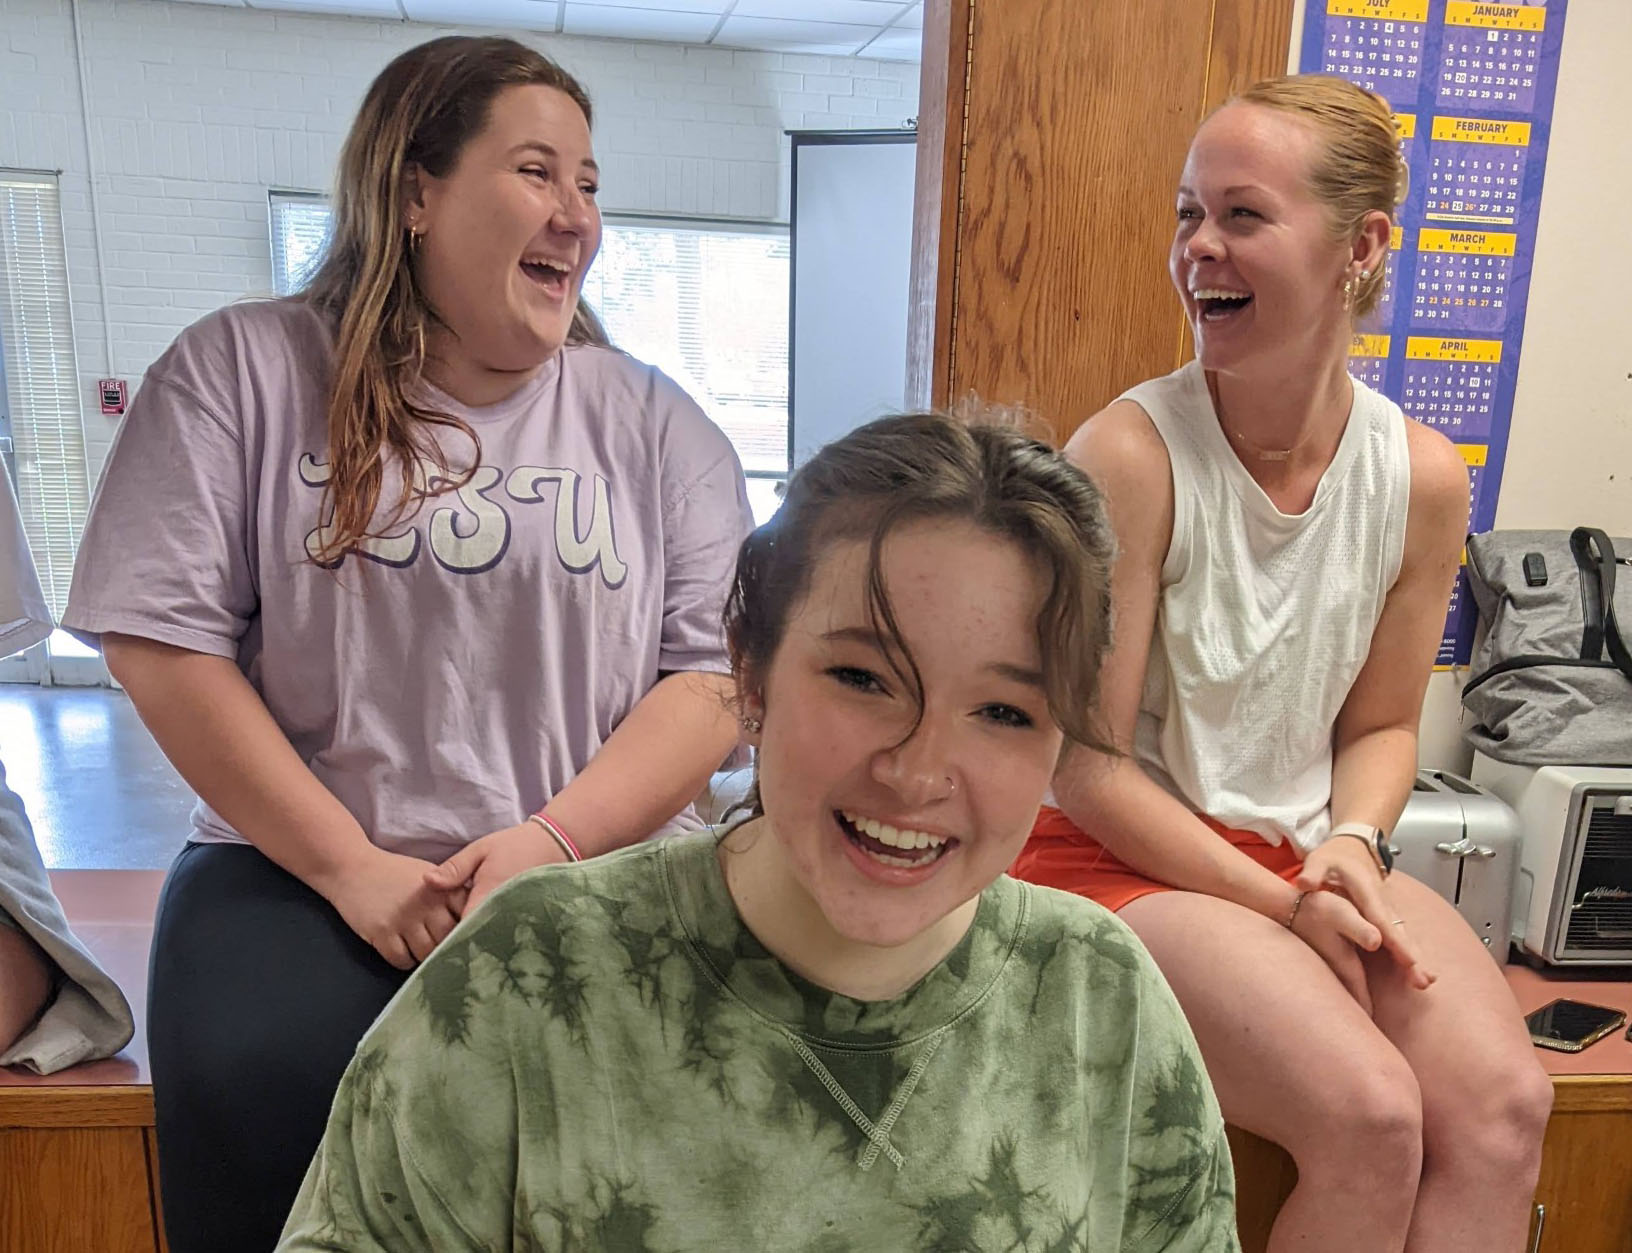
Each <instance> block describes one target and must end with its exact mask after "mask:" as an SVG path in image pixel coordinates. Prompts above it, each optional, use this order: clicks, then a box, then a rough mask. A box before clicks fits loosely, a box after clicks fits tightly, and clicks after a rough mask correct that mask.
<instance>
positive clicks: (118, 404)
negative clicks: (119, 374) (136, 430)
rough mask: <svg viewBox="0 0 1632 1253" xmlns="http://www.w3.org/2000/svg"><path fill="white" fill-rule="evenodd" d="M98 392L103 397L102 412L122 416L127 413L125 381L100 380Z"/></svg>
mask: <svg viewBox="0 0 1632 1253" xmlns="http://www.w3.org/2000/svg"><path fill="white" fill-rule="evenodd" d="M96 390H97V391H98V392H100V393H101V395H102V412H103V413H109V414H120V413H123V412H124V411H125V380H124V379H100V380H98V382H97V384H96Z"/></svg>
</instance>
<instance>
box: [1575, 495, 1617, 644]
mask: <svg viewBox="0 0 1632 1253" xmlns="http://www.w3.org/2000/svg"><path fill="white" fill-rule="evenodd" d="M1595 534H1596V535H1602V534H1603V532H1602V531H1597V532H1594V531H1593V529H1592V528H1591V527H1585V526H1578V527H1576V528H1575V530H1573V531H1571V532H1570V555H1571V556H1572V557H1574V558H1575V568H1576V570H1577V571H1578V572H1579V574H1580V576H1581V623H1582V626H1581V660H1582V661H1597V660H1598V659H1599V658H1600V657H1602V656H1603V655H1604V603H1605V602H1606V601H1608V600H1609V596H1608V595H1606V594H1605V592H1604V583H1603V571H1602V566H1601V563H1600V561H1599V559H1598V555H1597V554H1596V553H1594V552H1593V551H1592V541H1593V536H1594V535H1595ZM1614 577H1615V566H1614V562H1611V563H1610V580H1611V583H1612V584H1613V581H1614Z"/></svg>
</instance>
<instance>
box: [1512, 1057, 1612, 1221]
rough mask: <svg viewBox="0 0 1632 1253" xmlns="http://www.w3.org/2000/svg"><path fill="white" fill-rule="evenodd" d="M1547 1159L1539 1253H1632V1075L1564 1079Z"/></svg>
mask: <svg viewBox="0 0 1632 1253" xmlns="http://www.w3.org/2000/svg"><path fill="white" fill-rule="evenodd" d="M1553 1092H1554V1096H1553V1118H1552V1121H1551V1122H1549V1123H1548V1124H1547V1140H1546V1145H1545V1147H1544V1148H1543V1150H1542V1156H1541V1180H1540V1182H1539V1183H1538V1184H1537V1185H1536V1205H1537V1206H1538V1207H1539V1212H1538V1219H1539V1225H1540V1227H1541V1233H1540V1234H1541V1239H1540V1240H1539V1241H1535V1240H1533V1241H1532V1248H1533V1249H1534V1250H1535V1253H1627V1251H1628V1250H1629V1249H1632V1075H1567V1076H1566V1075H1560V1076H1558V1077H1556V1078H1555V1079H1554V1080H1553Z"/></svg>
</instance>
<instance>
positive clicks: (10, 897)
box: [0, 471, 136, 1075]
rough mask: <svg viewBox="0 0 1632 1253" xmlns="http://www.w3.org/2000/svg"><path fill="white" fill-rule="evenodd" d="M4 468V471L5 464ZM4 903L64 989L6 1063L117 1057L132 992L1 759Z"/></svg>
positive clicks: (37, 1064)
mask: <svg viewBox="0 0 1632 1253" xmlns="http://www.w3.org/2000/svg"><path fill="white" fill-rule="evenodd" d="M0 473H3V471H0ZM0 909H3V910H4V911H5V912H6V913H7V914H8V915H9V916H10V917H11V919H12V921H13V922H15V923H16V924H17V927H18V929H19V930H21V931H22V932H23V933H24V934H25V935H28V936H30V937H32V938H33V940H34V942H35V943H36V944H38V945H39V946H40V947H41V948H42V949H44V950H45V954H46V956H47V957H49V958H50V959H51V960H52V962H54V963H55V964H56V967H57V969H58V971H60V972H61V974H60V978H59V980H58V986H57V992H56V996H55V997H54V998H53V999H52V1000H51V1002H50V1003H49V1004H48V1005H47V1006H46V1007H45V1012H44V1013H42V1014H41V1015H40V1017H39V1020H38V1021H37V1022H36V1023H35V1024H34V1025H33V1026H32V1027H30V1028H29V1029H28V1030H27V1031H25V1032H23V1034H22V1037H21V1038H20V1039H19V1040H18V1041H17V1042H16V1043H15V1044H13V1045H12V1046H11V1047H10V1048H9V1049H7V1050H6V1051H5V1052H4V1053H0V1066H15V1065H23V1066H27V1067H29V1068H30V1069H31V1070H34V1071H35V1072H37V1073H39V1074H42V1075H49V1074H52V1073H53V1072H55V1071H58V1070H64V1069H66V1068H67V1067H69V1066H74V1065H78V1064H79V1063H80V1062H85V1061H93V1060H95V1059H96V1058H99V1057H111V1056H113V1054H115V1053H117V1052H118V1051H119V1050H120V1049H122V1048H124V1047H125V1045H127V1044H129V1043H130V1038H131V1036H133V1035H134V1034H135V1033H136V1024H135V1022H134V1021H133V1020H132V1018H131V1015H130V1002H128V1001H127V1000H125V994H124V993H123V992H121V991H120V990H119V985H118V984H116V983H115V982H114V981H113V980H112V979H111V978H109V977H108V975H107V974H106V973H105V972H104V971H103V970H102V968H101V967H100V966H98V965H97V964H96V961H95V959H94V958H92V957H91V955H90V954H89V953H88V952H86V951H85V946H84V945H83V944H81V943H80V942H79V941H78V940H77V939H76V938H75V937H74V933H73V932H72V931H70V930H69V929H68V919H67V918H65V917H63V913H62V906H61V904H59V903H58V901H57V898H56V895H55V894H54V893H53V892H52V891H51V881H50V879H48V878H47V877H46V873H45V863H44V862H43V861H41V860H40V850H39V848H38V847H36V845H35V843H34V828H33V827H32V826H31V825H30V824H29V821H28V813H27V811H25V810H24V808H23V802H22V798H21V797H19V796H18V795H17V793H15V792H13V791H12V790H11V789H10V788H8V787H7V786H6V772H5V767H4V766H3V765H0Z"/></svg>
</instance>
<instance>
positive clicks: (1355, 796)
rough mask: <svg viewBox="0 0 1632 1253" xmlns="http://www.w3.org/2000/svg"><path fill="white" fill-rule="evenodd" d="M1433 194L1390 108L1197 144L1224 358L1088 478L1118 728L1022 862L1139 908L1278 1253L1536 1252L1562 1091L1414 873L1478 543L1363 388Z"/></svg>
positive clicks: (1313, 100) (1062, 793) (1181, 215)
mask: <svg viewBox="0 0 1632 1253" xmlns="http://www.w3.org/2000/svg"><path fill="white" fill-rule="evenodd" d="M1405 180H1406V171H1405V168H1404V164H1403V162H1402V161H1401V159H1400V156H1399V150H1398V145H1397V143H1396V139H1395V131H1394V124H1393V121H1392V118H1391V116H1390V114H1389V111H1388V106H1387V104H1386V103H1384V102H1383V101H1382V100H1380V99H1379V98H1377V97H1375V96H1372V95H1370V94H1369V93H1366V92H1363V91H1361V90H1360V89H1359V88H1357V87H1353V86H1350V85H1348V84H1345V83H1343V82H1341V81H1340V80H1337V79H1318V78H1299V79H1281V80H1274V81H1271V82H1268V83H1260V84H1259V85H1258V86H1256V87H1254V88H1251V89H1250V90H1248V91H1247V92H1246V93H1244V94H1243V95H1242V96H1241V97H1239V98H1238V99H1237V100H1235V101H1233V102H1231V103H1230V104H1229V105H1227V106H1225V107H1224V108H1223V109H1220V110H1219V111H1218V112H1217V113H1215V114H1214V115H1213V116H1212V117H1210V118H1209V119H1208V120H1207V121H1206V122H1205V123H1204V124H1203V125H1202V127H1201V129H1200V131H1199V132H1198V133H1197V136H1196V139H1195V142H1194V143H1193V145H1192V146H1191V149H1190V154H1189V158H1188V160H1187V162H1186V164H1185V169H1184V174H1183V177H1182V181H1181V184H1180V187H1179V190H1178V221H1177V228H1176V231H1175V234H1174V240H1173V248H1172V253H1171V256H1170V267H1171V272H1172V276H1173V281H1174V283H1175V285H1176V286H1177V288H1178V290H1179V295H1180V298H1181V300H1182V302H1183V304H1184V308H1185V311H1186V313H1187V314H1188V316H1189V319H1190V325H1191V329H1192V331H1193V332H1194V336H1195V342H1196V360H1194V361H1192V362H1191V363H1190V364H1189V365H1187V366H1185V367H1184V368H1183V369H1181V370H1179V371H1177V372H1176V373H1174V374H1171V375H1169V376H1167V377H1166V378H1162V379H1156V380H1153V381H1151V382H1148V383H1144V384H1142V385H1140V386H1139V387H1136V388H1134V389H1133V390H1131V391H1130V392H1128V393H1127V394H1126V395H1124V396H1123V397H1121V398H1120V399H1118V400H1117V401H1116V402H1114V403H1113V404H1111V405H1110V406H1109V407H1108V408H1107V409H1105V410H1104V411H1103V412H1101V413H1099V414H1097V415H1095V416H1094V417H1093V418H1091V419H1090V420H1089V421H1088V422H1087V423H1086V424H1084V426H1083V427H1082V429H1081V430H1079V431H1078V432H1077V434H1076V435H1075V436H1074V437H1073V439H1072V441H1071V443H1070V445H1069V446H1068V449H1067V451H1068V453H1069V454H1070V455H1071V456H1072V457H1073V458H1074V459H1075V460H1076V461H1077V462H1078V463H1079V464H1081V465H1082V466H1084V467H1085V468H1086V469H1088V470H1089V471H1090V472H1091V473H1092V474H1093V475H1094V477H1095V478H1096V479H1097V480H1098V481H1099V482H1100V484H1101V486H1102V487H1103V488H1104V490H1105V493H1106V496H1107V498H1108V502H1109V505H1110V511H1111V517H1112V522H1113V525H1114V526H1115V529H1116V532H1117V537H1118V541H1119V543H1120V549H1121V551H1120V557H1119V560H1118V565H1117V570H1116V575H1115V578H1114V581H1113V599H1114V603H1115V607H1116V612H1117V627H1118V631H1117V638H1116V641H1115V643H1114V645H1113V648H1112V652H1111V655H1110V658H1109V660H1108V661H1107V663H1106V670H1105V675H1104V682H1103V688H1102V701H1101V708H1102V709H1103V711H1104V716H1105V717H1106V719H1107V720H1108V722H1109V724H1110V725H1109V728H1108V729H1109V730H1110V731H1111V733H1112V735H1113V737H1114V740H1115V742H1116V743H1117V744H1118V746H1119V747H1120V748H1121V749H1123V751H1124V753H1125V755H1124V756H1122V757H1119V758H1114V759H1113V758H1109V757H1105V756H1096V755H1093V754H1088V753H1079V754H1077V755H1076V756H1075V757H1074V758H1073V759H1070V760H1068V761H1067V763H1066V765H1065V766H1064V768H1062V770H1061V772H1060V774H1059V775H1058V777H1057V778H1056V780H1055V806H1056V807H1053V808H1048V809H1045V810H1044V811H1043V814H1042V816H1041V817H1040V819H1039V822H1038V825H1037V829H1036V831H1035V833H1034V835H1033V837H1032V840H1031V841H1030V843H1029V844H1028V845H1027V848H1026V851H1025V853H1024V854H1023V855H1022V856H1021V858H1020V860H1019V861H1018V862H1017V863H1016V866H1015V869H1014V873H1015V874H1017V875H1018V876H1019V877H1021V878H1027V879H1032V880H1034V881H1037V882H1042V883H1048V884H1052V885H1053V886H1056V887H1062V888H1065V889H1067V890H1070V891H1075V892H1078V893H1079V894H1081V895H1085V896H1089V897H1092V898H1093V899H1095V900H1098V901H1099V902H1100V903H1101V904H1103V905H1106V906H1107V907H1108V908H1111V909H1114V910H1117V911H1119V912H1120V913H1121V915H1122V917H1123V918H1124V920H1125V921H1127V922H1128V923H1129V924H1130V925H1131V926H1132V927H1133V929H1134V930H1135V931H1137V932H1138V933H1139V935H1140V937H1141V938H1142V939H1143V940H1144V942H1145V943H1146V945H1147V946H1148V947H1149V948H1150V950H1151V952H1152V953H1153V954H1154V956H1155V957H1156V960H1157V962H1158V963H1159V964H1160V966H1161V967H1162V970H1163V972H1164V973H1165V974H1166V975H1167V978H1168V980H1169V982H1170V983H1171V984H1172V985H1173V989H1174V991H1175V992H1176V993H1177V994H1178V997H1179V1000H1180V1002H1181V1003H1182V1004H1183V1006H1184V1008H1185V1010H1186V1012H1187V1014H1188V1015H1189V1018H1190V1022H1191V1025H1192V1027H1193V1028H1194V1029H1195V1032H1196V1036H1197V1038H1198V1040H1199V1042H1200V1044H1201V1048H1202V1053H1203V1055H1204V1056H1205V1058H1206V1060H1207V1063H1208V1067H1209V1070H1210V1072H1211V1075H1212V1079H1213V1083H1214V1085H1215V1087H1216V1088H1217V1090H1218V1095H1219V1100H1220V1102H1221V1104H1222V1105H1223V1108H1224V1113H1225V1116H1226V1117H1227V1118H1228V1119H1229V1120H1230V1121H1231V1122H1232V1123H1234V1124H1236V1125H1237V1126H1240V1127H1243V1128H1246V1129H1247V1130H1250V1131H1253V1132H1255V1133H1257V1134H1259V1135H1261V1136H1264V1137H1266V1138H1267V1139H1270V1140H1273V1141H1275V1142H1277V1143H1279V1144H1281V1145H1283V1146H1284V1147H1285V1148H1286V1149H1287V1151H1288V1152H1290V1153H1291V1155H1292V1157H1293V1158H1294V1159H1295V1161H1296V1163H1297V1167H1298V1186H1297V1188H1296V1190H1295V1191H1294V1192H1293V1193H1292V1196H1291V1198H1290V1199H1289V1200H1288V1201H1287V1203H1286V1205H1285V1207H1284V1208H1283V1210H1282V1211H1281V1215H1280V1218H1279V1219H1278V1221H1277V1222H1276V1225H1275V1229H1274V1234H1273V1236H1272V1238H1271V1241H1270V1249H1271V1250H1272V1251H1274V1253H1282V1251H1284V1250H1293V1249H1310V1250H1320V1253H1350V1251H1352V1253H1384V1251H1388V1250H1401V1249H1408V1250H1410V1251H1411V1253H1460V1251H1462V1250H1469V1251H1471V1250H1478V1251H1479V1253H1506V1251H1508V1250H1517V1249H1519V1248H1520V1247H1521V1245H1522V1243H1523V1240H1524V1237H1525V1232H1526V1228H1527V1225H1528V1221H1529V1215H1530V1198H1531V1194H1532V1192H1533V1186H1534V1183H1535V1180H1536V1176H1537V1173H1538V1171H1539V1168H1540V1155H1541V1137H1542V1133H1543V1130H1544V1128H1545V1125H1546V1121H1547V1116H1548V1112H1549V1110H1550V1108H1551V1102H1552V1088H1551V1085H1550V1083H1549V1081H1548V1080H1547V1077H1546V1076H1545V1074H1544V1073H1543V1072H1542V1069H1541V1067H1540V1066H1539V1065H1538V1063H1537V1062H1536V1060H1535V1058H1534V1056H1533V1049H1532V1047H1531V1045H1530V1042H1529V1039H1528V1036H1527V1034H1526V1032H1525V1029H1524V1026H1523V1022H1522V1019H1521V1017H1520V1014H1519V1011H1518V1007H1517V1005H1516V1004H1515V1003H1514V1000H1513V997H1512V995H1511V994H1510V993H1509V991H1508V989H1507V985H1506V983H1505V981H1504V980H1503V979H1502V976H1501V973H1500V971H1499V970H1498V968H1497V967H1496V965H1495V964H1494V963H1493V962H1492V961H1491V960H1490V956H1489V954H1488V953H1487V952H1486V951H1485V949H1484V947H1483V946H1482V945H1481V943H1480V942H1479V940H1478V939H1477V938H1476V937H1475V936H1474V934H1473V933H1472V931H1471V930H1470V929H1469V928H1468V927H1467V925H1466V924H1465V923H1464V922H1463V921H1462V919H1461V918H1460V916H1459V915H1458V914H1457V913H1456V912H1455V910H1453V909H1452V908H1451V907H1450V905H1448V904H1447V903H1446V902H1444V901H1443V900H1441V899H1440V898H1439V897H1438V896H1436V895H1435V894H1434V893H1433V892H1431V891H1429V890H1428V889H1427V888H1425V887H1424V886H1422V885H1421V884H1419V883H1416V882H1414V881H1412V880H1410V879H1408V878H1407V877H1406V876H1404V875H1391V876H1390V875H1388V874H1387V869H1388V867H1387V866H1386V864H1385V863H1386V860H1387V858H1386V844H1385V845H1384V846H1382V847H1381V848H1380V847H1379V845H1378V843H1377V840H1376V836H1377V834H1378V833H1379V832H1386V831H1388V830H1389V829H1390V828H1391V827H1392V826H1393V824H1394V823H1395V822H1396V821H1397V820H1398V818H1399V815H1400V811H1401V809H1402V808H1403V807H1404V804H1405V800H1406V797H1407V795H1408V794H1409V792H1410V789H1411V783H1412V780H1413V778H1414V776H1415V773H1416V767H1417V724H1418V719H1419V716H1420V713H1421V707H1422V698H1423V692H1424V690H1425V688H1426V685H1427V680H1428V675H1429V672H1430V671H1431V669H1432V664H1433V659H1434V655H1435V651H1436V648H1437V646H1438V641H1439V637H1440V632H1441V629H1442V626H1443V623H1444V619H1445V612H1446V605H1447V601H1448V598H1449V593H1450V588H1451V583H1452V580H1453V579H1454V577H1455V574H1456V570H1457V565H1458V562H1459V555H1460V551H1461V544H1462V536H1463V533H1464V529H1465V527H1466V523H1467V516H1468V476H1467V470H1466V468H1465V466H1464V465H1463V463H1462V459H1461V457H1460V456H1459V455H1458V453H1457V451H1456V449H1455V448H1454V446H1453V445H1451V444H1450V443H1449V442H1448V441H1447V440H1446V439H1445V438H1444V437H1442V436H1441V435H1439V434H1437V433H1435V432H1433V431H1431V430H1429V429H1427V428H1426V427H1423V426H1421V425H1419V424H1417V423H1416V422H1413V421H1410V420H1409V419H1407V418H1406V417H1405V416H1404V415H1403V414H1402V413H1401V412H1400V410H1399V409H1398V407H1396V406H1395V405H1394V404H1393V403H1392V402H1390V401H1389V400H1387V399H1385V398H1384V397H1382V396H1381V395H1379V394H1378V393H1376V392H1374V391H1373V390H1372V389H1370V388H1369V387H1367V386H1366V385H1365V384H1364V383H1361V382H1358V381H1357V380H1354V379H1352V378H1351V377H1350V376H1349V374H1348V369H1347V363H1348V349H1349V344H1350V338H1351V335H1352V333H1353V330H1354V319H1355V318H1357V317H1360V316H1363V315H1364V314H1366V313H1367V312H1369V311H1370V310H1371V309H1373V308H1374V307H1375V306H1376V304H1377V302H1378V300H1379V299H1380V297H1381V295H1382V288H1383V281H1384V273H1385V270H1384V267H1385V262H1386V255H1387V250H1388V246H1389V238H1390V233H1391V229H1392V226H1393V214H1394V210H1395V208H1396V206H1397V205H1398V203H1399V202H1400V200H1401V199H1402V198H1403V194H1404V186H1405Z"/></svg>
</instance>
